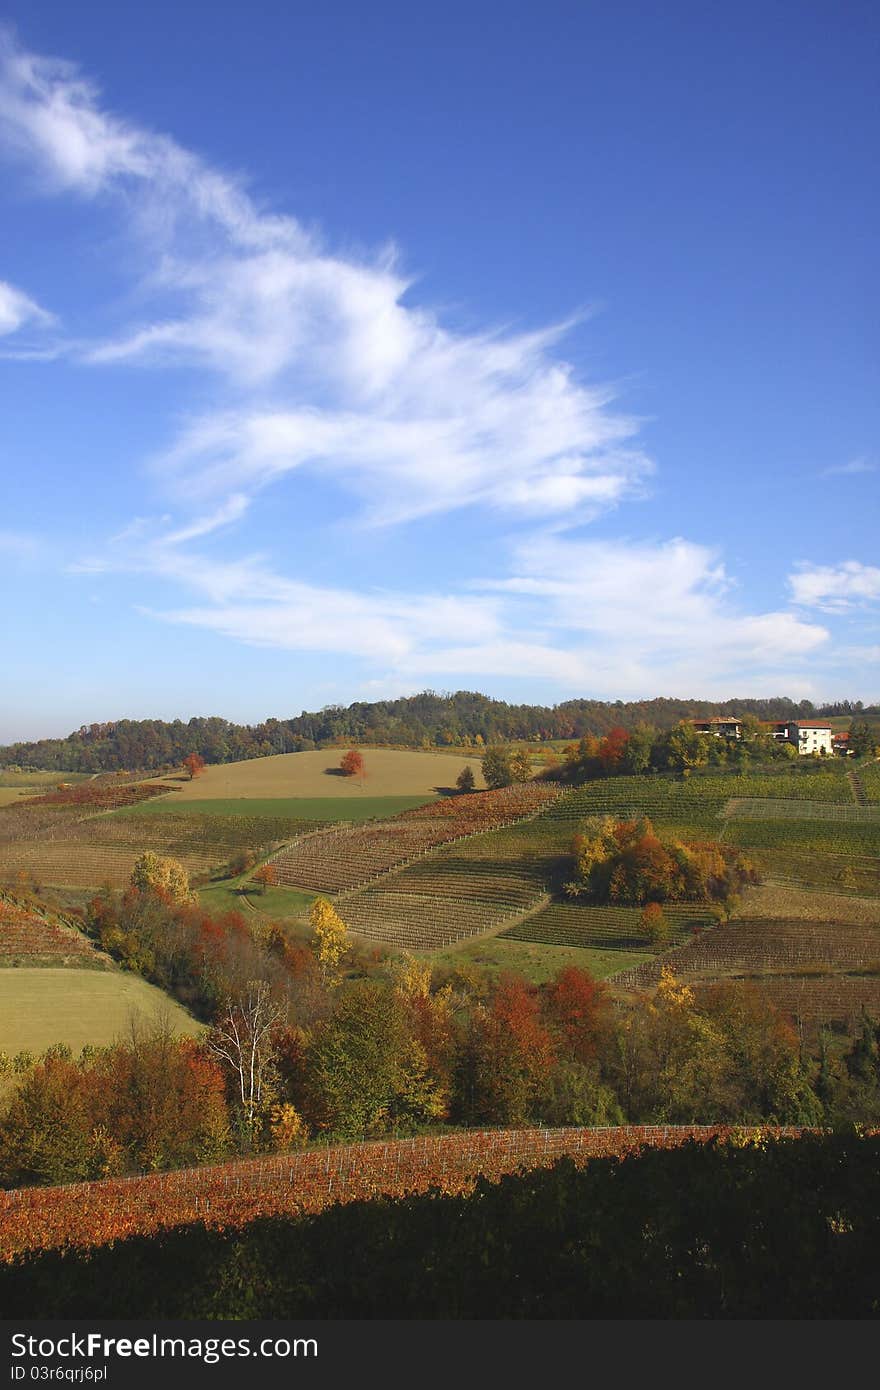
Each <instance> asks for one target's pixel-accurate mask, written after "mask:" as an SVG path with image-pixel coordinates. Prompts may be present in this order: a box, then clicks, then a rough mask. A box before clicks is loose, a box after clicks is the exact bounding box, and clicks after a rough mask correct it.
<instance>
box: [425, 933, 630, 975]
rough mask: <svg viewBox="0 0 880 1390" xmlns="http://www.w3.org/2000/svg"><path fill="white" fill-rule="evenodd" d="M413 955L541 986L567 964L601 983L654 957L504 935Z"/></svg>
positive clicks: (440, 963) (443, 964) (440, 964)
mask: <svg viewBox="0 0 880 1390" xmlns="http://www.w3.org/2000/svg"><path fill="white" fill-rule="evenodd" d="M412 954H413V955H414V956H418V957H420V958H422V959H424V960H429V961H430V962H431V964H432V965H434V966H436V967H440V968H441V969H442V968H445V969H457V968H461V967H464V968H465V969H466V968H467V967H468V966H469V965H470V966H473V967H476V968H478V969H480V970H485V971H487V972H488V974H490V975H500V974H502V973H503V972H504V971H511V972H513V973H515V974H518V975H523V976H524V977H525V978H526V979H527V980H530V981H531V982H532V983H533V984H543V983H544V981H546V980H552V979H553V977H554V976H555V975H557V974H558V973H559V971H560V970H564V969H565V967H566V966H568V965H575V966H577V967H578V968H579V969H581V970H588V971H589V972H590V974H591V975H594V976H595V977H596V979H597V980H604V979H605V978H606V977H607V976H609V975H613V974H614V972H615V971H617V970H627V969H629V967H630V966H635V965H641V964H642V962H643V961H645V960H653V959H654V957H653V955H651V954H649V953H647V952H644V951H632V952H626V951H603V950H585V949H582V948H579V947H576V946H543V945H540V944H537V943H533V942H527V941H513V940H511V939H510V938H509V937H505V936H484V937H480V939H479V940H478V941H468V942H465V943H463V944H462V945H461V946H451V947H448V948H447V949H446V950H441V951H413V953H412Z"/></svg>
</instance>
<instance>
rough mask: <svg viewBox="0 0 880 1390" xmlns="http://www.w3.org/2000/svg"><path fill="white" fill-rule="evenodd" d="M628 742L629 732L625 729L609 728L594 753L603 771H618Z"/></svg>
mask: <svg viewBox="0 0 880 1390" xmlns="http://www.w3.org/2000/svg"><path fill="white" fill-rule="evenodd" d="M628 743H629V734H628V733H627V731H626V729H620V728H617V729H611V730H610V732H609V733H607V734H606V735H605V737H604V738H603V739H602V741H601V743H600V744H599V748H598V750H597V754H596V756H597V757H598V760H599V765H600V767H601V768H602V771H603V772H605V773H614V772H617V771H618V769H619V767H620V764H621V762H622V761H623V755H624V753H625V752H626V746H627V744H628Z"/></svg>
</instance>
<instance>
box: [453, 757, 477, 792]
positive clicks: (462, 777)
mask: <svg viewBox="0 0 880 1390" xmlns="http://www.w3.org/2000/svg"><path fill="white" fill-rule="evenodd" d="M455 785H456V786H457V787H458V790H459V791H460V792H465V793H467V792H472V791H473V789H474V787H475V786H476V779H475V777H474V770H473V768H472V767H471V765H470V763H465V765H464V767H463V768H462V769H461V772H460V773H459V774H458V776H457V777H456V779H455Z"/></svg>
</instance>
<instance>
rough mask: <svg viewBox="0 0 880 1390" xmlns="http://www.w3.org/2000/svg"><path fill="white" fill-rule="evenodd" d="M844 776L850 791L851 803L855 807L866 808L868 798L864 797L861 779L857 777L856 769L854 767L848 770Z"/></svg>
mask: <svg viewBox="0 0 880 1390" xmlns="http://www.w3.org/2000/svg"><path fill="white" fill-rule="evenodd" d="M846 776H847V780H848V782H849V785H850V790H851V791H852V796H853V801H854V802H855V803H856V805H857V806H866V805H867V804H868V798H867V797H866V796H865V789H864V787H863V786H862V779H861V778H860V777H859V774H858V771H857V769H856V768H854V767H852V768H849V769H848V771H847V774H846Z"/></svg>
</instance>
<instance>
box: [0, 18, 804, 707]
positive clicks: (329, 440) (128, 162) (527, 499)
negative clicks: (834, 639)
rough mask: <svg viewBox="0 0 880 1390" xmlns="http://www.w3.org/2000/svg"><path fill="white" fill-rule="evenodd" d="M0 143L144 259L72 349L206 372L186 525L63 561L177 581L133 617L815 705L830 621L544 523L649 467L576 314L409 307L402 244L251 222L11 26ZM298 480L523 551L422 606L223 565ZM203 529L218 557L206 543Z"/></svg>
mask: <svg viewBox="0 0 880 1390" xmlns="http://www.w3.org/2000/svg"><path fill="white" fill-rule="evenodd" d="M0 145H5V148H6V150H7V152H9V153H11V154H12V156H13V157H15V156H18V157H20V158H23V159H25V160H26V161H27V166H28V169H29V170H36V171H37V173H38V178H39V180H40V182H41V186H42V189H43V190H44V191H45V192H48V193H49V194H51V195H53V196H60V195H65V196H76V197H79V198H84V199H94V200H99V201H100V202H101V205H102V207H103V206H108V207H110V208H112V209H113V210H114V211H115V215H116V216H117V218H118V219H119V221H120V223H121V225H122V227H123V229H124V232H125V234H126V235H127V236H128V237H129V239H130V244H131V246H132V248H133V251H134V252H139V253H140V255H139V257H138V258H137V264H138V265H139V266H140V270H139V272H138V283H137V285H136V286H134V287H133V288H136V289H137V291H138V294H137V297H136V298H137V302H138V303H139V304H141V305H143V304H147V305H148V310H147V311H146V312H145V313H144V315H143V317H141V318H139V319H138V320H137V321H131V322H125V323H123V324H122V326H121V327H119V329H118V331H116V332H114V333H113V334H112V336H108V337H105V338H102V339H101V340H100V341H91V342H88V343H84V342H83V341H82V340H78V341H77V342H76V343H70V344H69V345H68V348H67V350H68V352H69V354H70V355H71V356H72V357H74V358H75V359H76V360H77V361H78V362H81V363H83V364H84V365H86V366H88V367H91V368H93V369H94V370H107V369H109V368H111V367H112V368H115V369H122V368H123V367H134V366H139V367H145V368H150V369H153V370H159V369H161V368H163V367H175V368H180V367H186V368H189V369H192V370H195V371H198V372H199V373H201V374H202V375H203V376H204V377H206V378H207V379H208V380H209V382H210V388H209V389H210V395H211V399H212V406H211V408H210V409H208V408H205V407H201V408H200V409H198V410H195V411H193V412H192V413H191V415H190V417H189V418H188V419H186V420H185V421H184V422H183V423H182V424H180V423H179V422H175V423H174V426H173V436H172V437H169V441H168V444H167V446H166V447H165V448H164V449H163V450H162V451H161V452H160V453H159V455H158V456H157V457H156V458H154V459H153V460H152V461H151V463H152V470H153V476H154V479H156V480H158V484H159V486H160V489H161V490H162V492H163V496H164V497H165V498H166V499H167V500H168V502H169V504H170V505H171V506H173V508H174V510H175V511H178V510H181V509H183V510H184V511H185V512H186V513H187V516H186V518H185V519H183V520H181V521H179V522H175V523H172V522H171V521H170V520H168V519H163V520H162V521H161V522H159V523H156V522H149V521H138V522H135V523H132V524H131V525H130V526H129V527H127V528H126V530H125V532H124V533H123V535H122V536H121V537H119V538H118V540H117V542H116V543H115V544H114V543H112V542H111V543H108V544H107V546H106V547H105V549H104V551H103V553H99V554H97V555H95V556H93V557H91V558H90V559H87V560H84V561H82V562H80V563H79V565H77V566H75V567H74V568H78V569H79V570H80V571H82V572H87V573H100V572H106V573H113V572H116V571H123V570H124V571H126V572H129V573H139V574H142V575H144V576H146V577H148V578H149V579H150V580H151V581H155V580H160V581H163V582H164V583H167V584H170V585H172V586H175V587H176V589H177V591H178V595H179V597H175V599H173V600H171V601H170V602H166V603H164V604H158V603H156V602H151V603H149V604H144V605H142V611H144V612H145V613H148V614H149V616H150V617H152V618H155V619H159V620H161V621H164V622H170V623H174V624H178V625H184V626H190V627H193V628H199V629H203V630H206V631H211V632H215V633H218V634H220V635H222V636H224V637H226V638H228V639H230V640H234V641H237V642H242V643H248V644H254V645H258V646H262V647H268V648H274V649H277V650H285V651H303V652H306V651H315V652H330V653H339V654H340V656H349V655H351V654H355V655H357V656H360V657H361V658H362V659H363V661H364V663H366V664H368V665H369V667H370V669H371V671H372V672H373V673H378V678H379V679H381V680H382V681H388V680H392V681H393V682H396V683H397V685H398V686H401V685H403V686H407V687H410V686H412V684H413V683H414V682H418V681H424V680H428V681H429V682H430V683H435V682H436V681H437V680H438V679H439V680H440V681H441V682H443V681H445V679H446V678H447V677H448V678H452V677H455V678H458V677H459V676H469V677H470V676H473V677H480V678H486V679H488V680H492V679H493V678H496V677H499V676H516V677H523V676H527V677H533V678H538V679H543V680H546V681H548V682H550V683H552V684H553V685H554V686H555V687H556V688H560V687H562V688H565V689H567V690H568V691H569V692H570V693H572V694H577V693H584V692H586V691H589V692H591V693H595V694H597V695H607V696H609V697H612V698H614V697H616V696H625V695H631V696H636V695H639V696H644V695H648V694H652V693H657V692H658V691H662V692H665V693H669V694H673V693H681V692H682V691H688V692H689V693H692V694H706V695H711V694H727V695H729V693H730V686H731V681H734V680H735V681H736V682H737V683H738V684H739V683H742V685H743V686H746V687H748V688H750V689H751V690H752V691H755V692H758V691H760V692H763V693H767V694H773V693H778V692H779V691H781V690H789V691H793V692H795V693H801V694H805V695H807V694H813V693H814V685H813V677H812V674H811V668H812V665H813V662H814V658H815V655H816V654H817V653H819V652H821V651H822V650H823V649H824V647H825V644H827V642H828V636H829V635H828V633H827V631H826V629H825V628H824V627H823V626H820V625H819V624H816V623H813V622H808V621H806V620H805V619H804V618H803V617H802V616H798V615H797V614H795V613H792V612H786V611H770V612H761V613H757V614H755V613H745V612H742V611H741V609H740V608H738V607H737V605H736V603H735V602H734V598H733V596H732V594H733V590H732V585H731V582H730V580H729V577H728V575H727V573H726V571H725V569H724V566H723V564H722V561H721V559H720V557H719V556H718V555H717V554H715V553H714V552H713V551H711V550H709V549H708V548H706V547H702V546H699V545H695V544H693V543H692V542H688V541H686V540H681V539H676V540H672V541H667V542H657V543H654V544H647V543H641V544H636V543H633V542H629V541H625V540H623V541H617V542H609V541H604V542H587V541H581V540H575V539H573V538H572V537H571V536H570V535H566V534H562V533H560V532H561V531H562V529H563V528H566V527H571V526H573V525H574V524H577V523H581V522H584V521H587V520H591V519H592V518H594V517H595V516H597V515H598V514H599V513H602V512H607V511H608V510H609V509H611V508H613V507H615V506H616V505H618V504H619V503H621V502H622V501H623V500H625V499H626V498H630V497H634V496H639V495H640V494H641V493H643V491H644V489H645V480H646V478H647V477H648V476H649V475H650V473H651V468H652V465H651V463H650V460H649V459H648V458H647V457H646V455H645V454H644V453H643V451H642V450H641V449H640V447H639V446H638V443H637V440H636V434H637V422H636V421H634V420H632V419H630V418H628V417H627V415H626V414H624V413H622V412H621V411H620V409H619V407H618V404H617V400H616V392H615V390H614V388H613V387H607V386H606V387H597V386H594V385H586V384H584V383H583V382H581V381H579V380H578V378H577V375H576V373H575V371H574V369H573V368H572V366H571V365H570V364H569V363H568V362H567V361H566V360H565V358H564V356H563V355H562V350H563V342H564V336H565V333H566V331H567V330H568V329H570V327H571V325H570V324H559V325H550V326H549V327H544V328H541V329H539V330H537V331H522V330H515V329H512V328H510V327H495V328H492V329H488V330H486V331H484V332H480V333H475V332H461V331H457V330H455V329H454V328H452V327H450V326H448V325H447V324H446V323H444V322H443V321H441V318H440V316H439V314H437V313H435V312H434V311H433V310H432V309H431V308H430V307H426V306H425V305H424V304H422V305H417V304H415V303H414V302H413V301H414V299H415V290H416V285H415V281H414V279H413V277H412V276H411V275H408V274H407V273H406V272H405V271H404V269H403V268H402V266H401V257H400V255H399V254H398V253H397V252H396V251H395V249H394V248H393V247H386V248H382V249H381V250H379V251H378V252H377V253H376V254H375V255H373V256H371V257H369V256H355V255H353V254H350V253H349V254H342V253H340V252H338V251H334V250H333V249H330V248H328V247H327V246H326V245H325V244H324V243H323V242H322V240H321V239H320V238H319V237H318V236H317V235H316V234H315V233H314V232H312V231H310V230H306V229H305V228H304V227H303V225H302V224H301V223H300V222H299V221H298V220H297V219H296V218H294V217H291V216H289V215H278V214H276V213H273V212H268V211H266V210H265V209H264V208H262V207H260V206H259V204H258V202H257V201H256V199H255V198H254V197H253V196H251V194H250V193H249V192H248V191H247V189H246V187H245V185H244V183H243V181H242V180H240V179H238V178H236V177H233V176H231V175H229V174H226V173H224V172H222V171H218V170H217V169H215V168H213V167H212V166H211V165H210V164H209V163H208V162H207V161H206V160H204V159H202V158H201V157H200V156H199V155H197V154H195V153H193V152H191V151H188V150H185V149H184V148H182V147H181V146H180V145H179V144H177V143H176V142H175V141H174V140H172V139H171V138H169V137H167V136H164V135H160V134H155V133H153V132H151V131H148V130H145V129H143V128H141V127H139V126H137V125H135V124H133V123H131V122H128V121H126V120H124V119H122V118H120V117H119V116H116V115H114V114H113V113H111V112H109V111H107V110H106V109H105V108H104V106H103V104H102V101H101V97H100V94H99V92H98V91H97V89H96V88H95V87H94V85H93V84H91V83H90V82H88V81H87V80H86V79H84V78H83V77H82V75H81V74H80V73H79V72H78V71H77V70H76V69H75V68H73V67H72V66H71V65H69V64H66V63H63V62H59V61H57V60H54V59H48V58H45V57H41V56H39V55H34V54H30V53H26V52H24V51H23V50H22V49H21V48H20V47H18V46H17V45H16V44H15V43H14V41H13V40H12V39H11V38H10V37H9V36H8V35H7V36H6V37H5V38H0ZM580 297H581V294H580V292H578V295H577V298H580ZM204 394H205V393H204V392H202V393H201V398H202V399H204ZM169 434H170V435H172V426H171V424H170V423H169ZM306 472H309V473H311V474H312V475H317V476H320V477H326V478H329V479H332V480H333V482H334V484H335V485H336V486H337V488H341V489H343V490H344V491H345V495H347V497H348V498H350V499H351V501H350V506H351V508H353V509H355V510H356V511H357V513H358V514H359V515H360V517H361V518H362V519H363V520H364V521H365V522H366V523H368V524H382V525H391V524H396V525H401V524H403V523H406V522H408V521H411V520H413V519H415V518H420V517H425V516H431V515H439V514H442V513H446V512H450V511H452V510H454V509H456V508H461V507H471V508H479V509H482V511H483V512H484V513H491V514H493V515H497V516H501V517H502V518H515V519H517V520H518V521H520V522H521V521H527V522H530V523H531V526H532V535H531V538H530V539H528V540H526V541H524V542H522V543H521V544H520V545H519V546H518V547H517V548H515V549H514V550H513V551H512V552H511V556H510V564H509V566H508V568H507V570H506V572H505V573H504V574H503V575H501V576H500V577H499V576H495V577H491V576H490V577H488V578H486V579H485V580H482V581H478V580H475V579H471V580H470V581H468V579H467V577H466V576H462V577H461V578H457V580H456V583H454V584H446V585H443V584H439V583H436V584H432V585H431V586H430V592H412V591H406V592H403V591H399V590H394V589H391V588H377V587H370V586H363V585H361V586H360V587H357V586H356V584H355V582H354V581H349V582H344V581H340V583H339V584H338V585H337V586H326V585H325V586H321V585H317V584H314V583H311V582H308V580H305V579H302V578H296V577H290V576H286V575H283V574H280V573H278V572H277V571H276V569H275V568H274V567H273V566H272V564H271V563H269V562H268V561H267V560H266V559H265V558H264V557H262V556H261V555H259V554H257V555H250V554H245V555H243V556H240V557H238V558H235V557H234V556H231V555H230V554H229V550H230V545H229V543H228V542H229V538H230V536H231V535H234V534H235V533H234V530H233V529H232V528H235V527H237V526H240V525H241V523H242V522H243V521H244V520H245V518H246V517H247V516H248V514H249V511H250V510H251V509H256V507H257V506H258V497H259V495H260V494H263V493H265V492H266V491H267V490H269V489H272V488H288V489H295V488H296V487H297V484H298V481H299V478H300V476H301V475H302V474H304V473H306ZM535 528H539V529H538V530H537V531H536V530H535ZM221 530H225V537H224V539H225V540H226V541H227V545H226V546H225V547H224V555H223V557H222V558H221V559H218V558H216V556H215V555H213V554H212V553H211V545H210V538H212V537H215V536H217V535H218V533H219V532H220V531H221ZM495 539H496V540H497V536H496V537H495ZM410 584H411V590H412V589H417V588H418V587H419V584H418V576H416V577H415V578H414V579H412V580H411V581H410Z"/></svg>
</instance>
